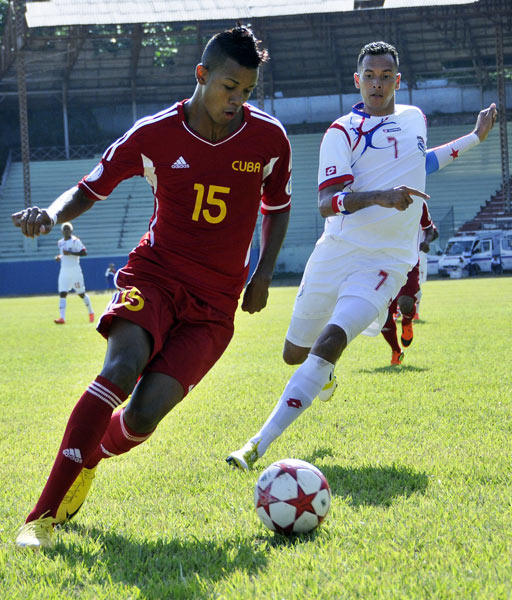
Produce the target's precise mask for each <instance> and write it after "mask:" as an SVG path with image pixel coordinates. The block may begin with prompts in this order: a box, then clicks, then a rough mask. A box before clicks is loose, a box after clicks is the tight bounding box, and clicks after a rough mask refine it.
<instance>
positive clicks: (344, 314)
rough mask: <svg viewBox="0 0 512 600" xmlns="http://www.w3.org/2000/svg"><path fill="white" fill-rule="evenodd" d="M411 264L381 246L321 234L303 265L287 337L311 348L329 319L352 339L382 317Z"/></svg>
mask: <svg viewBox="0 0 512 600" xmlns="http://www.w3.org/2000/svg"><path fill="white" fill-rule="evenodd" d="M410 268H411V265H409V263H404V262H399V261H397V260H396V259H394V258H393V257H390V256H387V255H385V254H383V253H382V252H364V251H361V250H360V249H356V248H354V247H353V246H349V245H348V244H346V243H344V242H341V241H339V240H335V239H332V238H330V237H326V238H323V239H322V240H321V242H318V243H317V245H316V247H315V249H314V250H313V253H312V254H311V256H310V258H309V260H308V264H307V265H306V269H305V271H304V275H303V277H302V282H301V284H300V287H299V291H298V293H297V297H296V299H295V304H294V307H293V313H292V318H291V322H290V326H289V328H288V333H287V335H286V338H287V339H288V340H289V341H290V342H292V344H295V345H296V346H301V347H303V348H311V346H312V345H313V344H314V342H315V341H316V339H317V338H318V336H319V335H320V333H321V332H322V330H323V329H324V327H325V326H326V325H327V324H334V325H338V326H339V327H341V328H342V329H343V330H344V331H345V333H346V334H347V341H348V342H350V341H352V340H353V339H354V338H355V337H356V336H357V335H359V334H360V333H362V332H363V331H364V330H365V329H366V328H367V327H368V326H369V325H371V324H372V323H373V322H374V321H378V322H380V321H382V319H384V321H385V317H386V315H387V310H388V307H389V305H390V304H391V302H392V300H393V299H394V298H395V297H396V295H397V294H398V292H399V291H400V288H401V287H402V285H403V284H404V283H405V281H406V279H407V273H408V272H409V270H410ZM384 321H382V322H384Z"/></svg>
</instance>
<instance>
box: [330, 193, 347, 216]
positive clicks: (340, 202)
mask: <svg viewBox="0 0 512 600" xmlns="http://www.w3.org/2000/svg"><path fill="white" fill-rule="evenodd" d="M347 194H350V192H336V193H335V194H333V195H332V200H331V206H332V210H333V212H334V214H335V215H349V214H350V213H349V211H348V210H345V205H344V201H345V196H346V195H347Z"/></svg>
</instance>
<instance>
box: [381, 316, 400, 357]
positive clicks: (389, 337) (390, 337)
mask: <svg viewBox="0 0 512 600" xmlns="http://www.w3.org/2000/svg"><path fill="white" fill-rule="evenodd" d="M381 333H382V335H383V336H384V339H385V340H386V342H387V343H388V344H389V345H390V346H391V350H393V352H399V353H400V352H402V349H401V348H400V344H399V343H398V337H397V334H396V323H395V319H394V318H393V311H392V310H391V309H390V310H389V312H388V318H387V320H386V322H385V323H384V327H383V328H382V331H381Z"/></svg>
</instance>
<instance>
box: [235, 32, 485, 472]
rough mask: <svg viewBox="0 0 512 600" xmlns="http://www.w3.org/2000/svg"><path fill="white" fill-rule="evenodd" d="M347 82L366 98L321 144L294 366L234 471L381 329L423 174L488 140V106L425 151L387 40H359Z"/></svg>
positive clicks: (414, 245) (413, 230) (325, 389)
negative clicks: (364, 338) (361, 341)
mask: <svg viewBox="0 0 512 600" xmlns="http://www.w3.org/2000/svg"><path fill="white" fill-rule="evenodd" d="M354 82H355V86H356V87H357V88H358V89H359V90H360V91H361V96H362V100H363V101H362V102H360V103H359V104H356V105H355V106H354V107H353V109H352V111H351V112H350V113H349V114H348V115H345V116H343V117H341V118H339V119H337V120H336V121H335V122H334V123H333V124H332V125H331V126H330V127H329V129H328V130H327V132H326V134H325V136H324V139H323V141H322V145H321V148H320V161H319V175H318V189H319V195H318V205H319V210H320V214H321V215H322V216H323V217H325V218H326V223H325V229H324V233H323V235H322V236H321V238H320V239H319V240H318V242H317V243H316V246H315V249H314V251H313V253H312V254H311V256H310V258H309V261H308V264H307V265H306V269H305V271H304V276H303V278H302V282H301V285H300V287H299V291H298V294H297V297H296V300H295V305H294V309H293V314H292V318H291V322H290V326H289V329H288V333H287V335H286V340H285V344H284V350H283V358H284V360H285V362H286V363H288V364H291V365H292V364H300V366H299V368H298V369H297V371H296V372H295V373H294V375H293V376H292V377H291V378H290V380H289V381H288V384H287V385H286V387H285V389H284V392H283V394H282V396H281V398H280V399H279V401H278V403H277V405H276V407H275V408H274V410H273V412H272V414H271V415H270V416H269V418H268V419H267V421H266V422H265V424H264V425H263V427H262V428H261V430H260V431H259V432H258V433H257V434H256V435H255V436H253V437H252V438H251V439H250V440H249V441H248V442H247V443H246V444H245V446H243V447H242V448H241V449H240V450H237V451H235V452H233V453H232V454H230V455H229V456H228V457H227V459H226V460H227V462H228V463H230V464H231V465H233V466H234V467H237V468H240V469H250V468H251V467H252V466H253V464H254V462H255V461H256V460H257V459H258V458H260V457H261V456H262V455H263V454H264V452H265V451H266V449H267V448H268V446H269V445H270V444H271V443H272V442H273V441H274V440H275V439H276V438H277V437H278V436H279V435H281V433H282V432H283V431H284V430H285V429H286V428H287V427H288V426H289V425H290V424H291V423H292V422H293V421H294V420H295V419H297V417H299V416H300V415H301V414H302V413H303V412H304V410H305V409H306V408H308V407H309V406H310V405H311V403H312V402H313V399H314V398H315V397H316V396H318V397H319V398H320V399H321V400H328V399H329V398H330V397H331V396H332V393H333V392H334V389H335V387H336V380H335V378H334V375H333V371H334V365H335V363H336V362H337V360H338V359H339V357H340V356H341V353H342V352H343V350H344V349H345V348H346V346H347V344H349V343H350V342H351V341H352V340H353V339H354V338H355V337H356V336H357V335H359V334H360V333H362V332H363V331H364V330H366V329H367V328H368V327H369V326H370V325H371V324H372V323H373V322H375V321H377V322H378V323H379V326H378V330H380V328H381V327H382V325H383V323H384V321H385V320H386V315H387V309H388V306H389V304H390V303H391V301H392V300H393V298H395V297H396V295H397V293H398V291H399V290H400V288H401V287H402V285H403V284H404V283H405V280H406V277H407V273H408V272H409V270H410V269H411V268H412V267H413V266H414V265H415V264H416V263H417V261H418V246H419V239H418V224H419V222H420V217H421V212H422V206H423V199H428V198H429V196H428V195H427V194H425V193H424V190H425V179H426V174H427V173H430V172H433V171H435V170H437V169H439V168H442V167H444V166H445V165H447V164H449V163H450V162H452V161H453V160H455V158H457V157H458V156H459V155H460V154H462V152H464V151H466V150H468V149H469V148H471V147H473V146H475V145H476V144H478V143H479V142H480V141H483V140H485V138H486V137H487V134H488V133H489V131H490V129H491V128H492V126H493V124H494V121H495V119H496V106H495V105H494V104H491V106H490V107H489V108H488V109H486V110H483V111H481V112H480V114H479V116H478V119H477V123H476V126H475V129H474V131H473V132H472V133H470V134H469V135H467V136H464V137H462V138H460V139H458V140H454V141H453V142H450V143H449V144H446V145H444V146H440V147H438V148H435V149H433V150H429V151H428V152H427V146H426V139H427V138H426V120H425V116H424V115H423V113H422V112H421V110H420V109H419V108H417V107H415V106H407V105H395V91H396V90H398V89H399V87H400V73H398V53H397V51H396V49H395V48H394V47H393V46H391V45H390V44H387V43H385V42H373V43H370V44H367V45H366V46H364V47H363V48H362V50H361V52H360V54H359V57H358V60H357V72H356V73H354ZM301 363H302V364H301Z"/></svg>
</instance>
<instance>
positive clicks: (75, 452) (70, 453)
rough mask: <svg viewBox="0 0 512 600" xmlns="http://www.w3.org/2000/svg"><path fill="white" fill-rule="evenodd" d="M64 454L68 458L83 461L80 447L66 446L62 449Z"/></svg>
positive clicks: (78, 461) (77, 461)
mask: <svg viewBox="0 0 512 600" xmlns="http://www.w3.org/2000/svg"><path fill="white" fill-rule="evenodd" d="M62 454H64V456H65V457H66V458H69V459H70V460H74V461H75V462H76V463H81V462H82V453H81V452H80V450H79V449H78V448H66V449H65V450H63V451H62Z"/></svg>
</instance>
